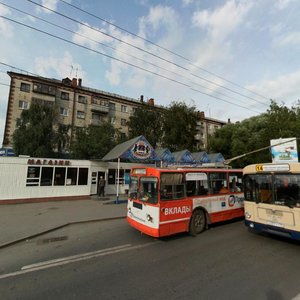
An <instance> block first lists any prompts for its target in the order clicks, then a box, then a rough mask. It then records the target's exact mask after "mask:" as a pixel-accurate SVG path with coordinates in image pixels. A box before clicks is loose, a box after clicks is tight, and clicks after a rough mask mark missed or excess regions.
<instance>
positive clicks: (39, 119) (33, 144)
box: [13, 103, 56, 157]
mask: <svg viewBox="0 0 300 300" xmlns="http://www.w3.org/2000/svg"><path fill="white" fill-rule="evenodd" d="M55 118H56V109H55V107H54V106H51V105H42V104H37V103H32V104H31V106H30V108H29V109H28V110H23V111H22V113H21V116H20V119H19V120H18V122H17V129H16V130H15V132H14V134H13V147H14V151H15V153H16V155H20V154H22V155H29V156H33V157H34V156H35V157H53V156H54V151H53V149H54V148H55V131H54V129H53V126H54V124H55Z"/></svg>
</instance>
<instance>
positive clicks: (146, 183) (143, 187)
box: [139, 177, 158, 204]
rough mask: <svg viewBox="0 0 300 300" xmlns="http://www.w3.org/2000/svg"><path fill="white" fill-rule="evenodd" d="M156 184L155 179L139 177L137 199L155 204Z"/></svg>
mask: <svg viewBox="0 0 300 300" xmlns="http://www.w3.org/2000/svg"><path fill="white" fill-rule="evenodd" d="M157 194H158V182H157V178H154V177H153V178H152V177H141V181H140V188H139V198H140V199H141V200H142V201H146V202H148V203H153V204H155V203H157Z"/></svg>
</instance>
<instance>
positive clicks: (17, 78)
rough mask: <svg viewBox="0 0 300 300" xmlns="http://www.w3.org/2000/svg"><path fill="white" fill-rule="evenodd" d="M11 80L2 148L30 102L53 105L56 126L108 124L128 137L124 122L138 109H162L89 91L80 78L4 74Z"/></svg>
mask: <svg viewBox="0 0 300 300" xmlns="http://www.w3.org/2000/svg"><path fill="white" fill-rule="evenodd" d="M8 75H9V76H10V78H11V84H10V91H9V98H8V105H7V115H6V123H5V129H4V137H3V147H12V135H13V133H14V131H15V129H16V127H17V120H18V118H20V116H21V113H22V110H24V109H28V108H29V107H30V105H31V103H34V102H38V103H44V104H46V105H55V106H56V107H57V109H58V111H59V115H58V121H57V122H58V124H60V125H71V126H70V136H71V137H72V136H73V132H72V130H74V128H76V127H87V126H88V125H90V124H92V125H99V124H101V123H102V122H103V121H109V122H111V123H112V124H113V126H114V127H115V128H116V129H118V130H120V132H121V134H123V135H127V134H128V127H127V125H126V122H127V121H128V120H129V117H130V116H131V115H132V114H133V112H134V110H135V109H137V108H138V107H145V105H146V106H149V105H150V106H151V107H153V109H160V110H161V109H162V108H161V107H158V106H154V100H153V99H149V100H148V101H146V102H144V100H143V96H141V97H140V99H133V98H128V97H124V96H120V95H117V94H113V93H108V92H105V91H101V90H96V89H91V88H88V87H84V86H83V85H82V80H81V79H76V78H73V79H72V80H71V79H69V78H64V79H62V80H61V81H60V80H56V79H50V78H43V77H37V76H31V75H25V74H21V73H15V72H8Z"/></svg>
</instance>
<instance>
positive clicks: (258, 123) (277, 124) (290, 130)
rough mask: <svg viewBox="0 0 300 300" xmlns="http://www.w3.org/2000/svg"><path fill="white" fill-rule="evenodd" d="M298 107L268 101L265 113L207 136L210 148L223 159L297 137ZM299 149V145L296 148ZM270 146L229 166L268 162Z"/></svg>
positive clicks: (299, 116) (298, 130)
mask: <svg viewBox="0 0 300 300" xmlns="http://www.w3.org/2000/svg"><path fill="white" fill-rule="evenodd" d="M299 126H300V109H299V105H298V107H292V108H291V109H289V108H288V107H286V106H284V105H278V104H277V103H276V102H275V101H271V104H270V107H269V109H268V110H267V112H266V113H263V114H261V115H259V116H255V117H252V118H249V119H246V120H244V121H242V122H239V123H236V124H228V125H226V126H224V127H222V128H221V129H219V130H218V131H217V132H216V134H215V135H214V136H213V137H212V138H211V141H210V147H211V148H210V151H211V152H221V153H222V154H223V156H224V157H225V158H226V159H229V158H233V157H235V156H239V155H242V154H244V153H248V152H251V151H254V150H258V149H261V148H264V147H268V146H269V145H270V140H272V139H279V138H291V137H300V127H299ZM298 148H299V147H298ZM270 161H271V153H270V149H267V150H263V151H260V152H256V153H255V154H253V155H247V156H245V157H243V158H240V159H238V160H237V161H235V162H233V164H232V165H233V166H237V167H244V166H245V165H247V164H251V163H259V162H270Z"/></svg>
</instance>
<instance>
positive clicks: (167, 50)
mask: <svg viewBox="0 0 300 300" xmlns="http://www.w3.org/2000/svg"><path fill="white" fill-rule="evenodd" d="M59 1H60V2H62V3H64V4H66V5H68V6H70V7H73V8H75V9H76V10H78V11H81V12H83V13H85V14H87V15H89V16H91V17H94V18H96V19H98V20H101V21H102V22H105V23H107V24H109V25H110V26H113V27H115V28H117V29H119V30H121V31H123V32H126V33H128V34H130V35H132V36H134V37H137V38H139V39H141V40H143V41H145V42H147V43H149V44H151V45H153V46H156V47H158V48H159V49H162V50H164V51H166V52H168V53H170V54H173V55H175V56H177V57H179V58H181V59H183V60H185V61H187V62H188V63H189V64H190V65H191V66H193V67H196V68H197V69H199V70H201V71H204V72H206V73H208V74H210V75H213V76H215V77H217V78H219V79H222V80H224V81H226V82H228V83H230V84H232V85H235V86H237V87H239V88H241V89H244V90H246V91H248V92H250V93H253V94H254V95H256V96H259V97H262V98H265V99H268V98H267V97H266V96H263V95H261V94H258V93H256V92H254V91H252V90H250V89H247V88H245V87H243V86H241V85H239V84H237V83H235V82H233V81H230V80H228V79H226V78H224V77H222V76H220V75H217V74H216V73H213V72H211V71H208V70H207V69H205V68H203V67H200V66H198V65H196V64H195V63H193V62H192V61H191V60H190V59H188V58H187V57H185V56H183V55H181V54H178V53H176V52H174V51H172V50H170V49H167V48H165V47H163V46H161V45H159V44H157V43H154V42H152V41H151V40H149V39H146V38H144V37H142V36H140V35H138V34H135V33H133V32H131V31H129V30H127V29H125V28H123V27H121V26H119V25H116V24H115V23H112V22H110V21H108V20H106V19H104V18H101V17H99V16H97V15H95V14H93V13H91V12H89V11H87V10H84V9H82V8H80V7H78V6H76V5H74V4H72V3H69V2H67V1H65V0H59Z"/></svg>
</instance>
